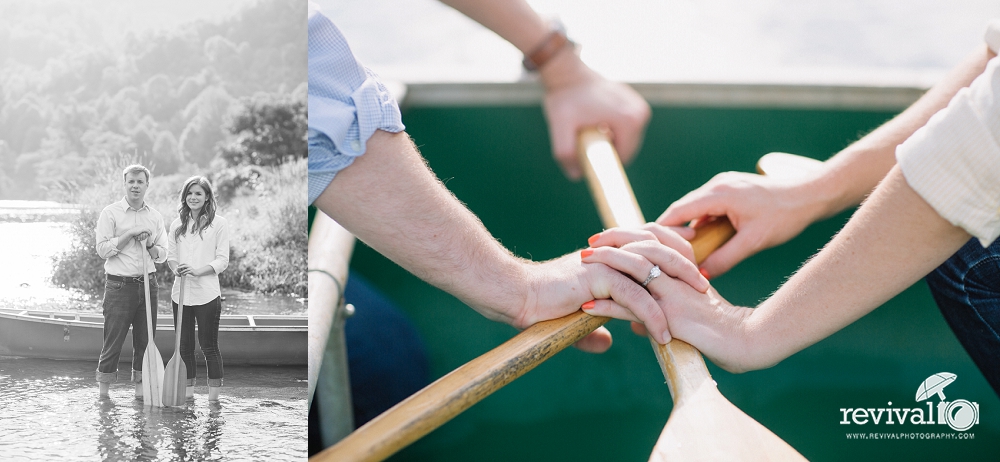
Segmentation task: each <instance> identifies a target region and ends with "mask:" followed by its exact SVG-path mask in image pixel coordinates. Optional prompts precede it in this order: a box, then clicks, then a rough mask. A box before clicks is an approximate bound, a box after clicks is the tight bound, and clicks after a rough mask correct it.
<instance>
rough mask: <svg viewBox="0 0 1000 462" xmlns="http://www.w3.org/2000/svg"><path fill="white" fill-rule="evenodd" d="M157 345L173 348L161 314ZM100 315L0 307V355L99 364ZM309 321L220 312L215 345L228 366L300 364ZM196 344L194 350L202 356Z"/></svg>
mask: <svg viewBox="0 0 1000 462" xmlns="http://www.w3.org/2000/svg"><path fill="white" fill-rule="evenodd" d="M156 321H157V326H156V336H155V337H154V338H155V340H156V346H157V348H159V350H160V354H161V356H163V358H169V357H170V356H171V355H173V351H174V326H173V319H172V318H171V317H170V316H169V315H162V314H161V315H159V316H158V317H157V320H156ZM103 332H104V316H102V315H101V314H99V313H73V312H64V311H29V310H17V309H0V356H22V357H29V358H48V359H70V360H89V361H94V362H95V363H96V362H97V357H98V355H99V354H100V352H101V346H102V344H103V341H104V334H103ZM307 336H308V322H307V318H306V317H305V316H286V315H246V316H243V315H224V316H222V318H221V320H220V326H219V348H220V349H221V350H222V354H223V360H224V361H225V364H226V365H227V366H230V365H234V366H235V365H259V366H304V365H306V356H307V353H306V338H307ZM199 351H200V350H199V347H198V345H197V343H196V346H195V354H196V355H199V356H200V353H199ZM120 361H122V362H131V361H132V333H131V332H129V334H128V336H127V337H126V338H125V343H124V344H123V345H122V355H121V359H120Z"/></svg>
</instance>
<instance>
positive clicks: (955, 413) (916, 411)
mask: <svg viewBox="0 0 1000 462" xmlns="http://www.w3.org/2000/svg"><path fill="white" fill-rule="evenodd" d="M957 378H958V377H957V376H956V375H955V374H952V373H950V372H939V373H937V374H934V375H932V376H930V377H927V380H924V381H923V383H921V384H920V387H918V388H917V396H916V402H917V405H916V406H914V407H911V408H903V407H892V401H889V403H888V406H887V407H884V408H841V409H840V413H841V420H840V424H841V425H868V424H872V425H903V424H906V423H909V424H912V425H947V426H949V427H951V429H952V430H954V431H957V432H964V431H966V430H968V429H970V428H972V427H973V426H974V425H976V424H978V423H979V403H977V402H974V401H969V400H966V399H956V400H954V401H947V400H946V397H945V394H944V389H945V387H947V386H948V385H950V384H951V383H952V382H954V381H955V379H957ZM934 398H937V405H936V406H935V399H934ZM924 404H926V408H924V407H923V405H924ZM924 429H927V428H926V427H925V428H924Z"/></svg>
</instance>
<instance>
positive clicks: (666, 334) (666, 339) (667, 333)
mask: <svg viewBox="0 0 1000 462" xmlns="http://www.w3.org/2000/svg"><path fill="white" fill-rule="evenodd" d="M673 339H674V338H673V337H671V336H670V331H669V330H665V331H663V344H664V345H666V344H668V343H670V341H671V340H673Z"/></svg>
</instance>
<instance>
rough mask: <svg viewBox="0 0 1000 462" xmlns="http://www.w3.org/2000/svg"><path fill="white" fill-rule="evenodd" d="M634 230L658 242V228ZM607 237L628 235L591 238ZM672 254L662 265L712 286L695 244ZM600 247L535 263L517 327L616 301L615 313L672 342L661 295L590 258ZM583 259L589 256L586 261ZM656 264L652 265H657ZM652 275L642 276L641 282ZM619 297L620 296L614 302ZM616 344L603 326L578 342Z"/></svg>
mask: <svg viewBox="0 0 1000 462" xmlns="http://www.w3.org/2000/svg"><path fill="white" fill-rule="evenodd" d="M659 228H660V229H658V230H657V233H660V234H663V235H664V238H665V239H673V240H676V241H677V242H678V243H684V244H686V243H687V241H686V240H684V239H683V238H682V237H681V236H679V235H677V234H676V233H674V232H672V231H670V230H669V229H667V228H663V227H659ZM633 233H634V234H633V235H638V236H643V237H644V238H646V239H649V240H650V242H651V243H652V242H658V241H656V239H657V236H656V234H654V233H653V232H646V231H643V230H637V231H634V232H633ZM600 239H606V240H607V242H612V240H615V239H626V237H625V236H624V235H618V234H612V235H610V236H607V237H604V236H602V235H598V236H594V237H592V238H591V239H590V240H591V241H592V242H597V241H598V240H600ZM663 248H664V249H666V250H665V251H664V252H666V253H668V254H669V255H668V256H665V257H663V258H662V265H661V267H660V268H661V270H662V271H663V272H664V273H666V274H670V275H676V276H678V277H682V278H684V280H685V281H689V282H690V283H691V284H695V285H700V286H701V287H702V288H703V290H705V289H707V288H708V281H707V280H706V279H705V278H704V277H702V276H701V274H699V273H698V268H697V267H696V266H695V265H694V263H692V262H691V258H692V254H691V249H690V245H688V247H687V249H686V250H684V251H680V252H679V251H676V250H674V249H671V248H668V247H663ZM596 250H600V249H585V250H583V251H582V252H579V253H572V254H569V255H565V256H563V257H561V258H558V259H555V260H551V261H547V262H544V263H529V265H530V266H529V267H528V273H529V274H528V280H529V281H531V282H530V287H531V289H530V291H529V296H528V298H527V300H526V302H525V304H524V307H523V309H522V310H521V311H520V312H519V313H518V314H517V315H516V316H513V321H512V322H511V324H513V325H514V326H515V327H519V328H525V327H527V326H530V325H532V324H534V323H536V322H539V321H543V320H547V319H554V318H558V317H562V316H565V315H567V314H570V313H572V312H574V311H576V310H578V309H580V308H581V307H582V308H583V309H584V310H586V311H588V312H590V311H589V310H590V309H591V307H592V306H594V305H596V304H597V303H599V302H601V303H604V302H607V303H613V304H615V306H616V307H618V310H619V311H616V312H615V316H614V317H618V318H621V319H626V320H632V321H640V322H643V323H644V324H645V325H647V326H649V328H650V331H651V332H652V334H651V335H652V336H653V338H654V339H656V340H657V341H658V342H661V343H666V342H669V341H670V330H669V329H668V326H667V319H666V317H665V316H664V313H663V311H662V310H661V309H660V307H659V306H658V305H657V304H656V301H655V299H654V298H653V297H652V296H651V295H650V294H649V293H648V292H647V291H646V290H645V289H643V287H642V286H641V285H640V284H639V283H637V282H636V280H635V279H634V278H631V277H629V276H627V275H625V274H622V273H621V272H619V271H616V270H614V269H612V268H610V267H608V266H606V265H604V264H597V263H589V262H587V261H586V260H587V257H588V256H589V255H590V253H589V252H593V251H596ZM581 258H583V259H584V261H583V262H581ZM651 266H652V265H649V267H651ZM645 277H646V275H643V276H642V278H640V279H638V280H639V281H640V282H641V281H642V280H643V279H644V278H645ZM611 300H614V301H611ZM610 346H611V336H610V333H608V332H607V330H606V329H603V328H602V329H599V330H597V331H595V332H594V333H593V334H591V335H590V336H588V337H585V338H584V339H583V340H581V341H580V342H579V343H578V344H577V347H579V348H580V349H582V350H584V351H590V352H603V351H605V350H607V349H608V347H610Z"/></svg>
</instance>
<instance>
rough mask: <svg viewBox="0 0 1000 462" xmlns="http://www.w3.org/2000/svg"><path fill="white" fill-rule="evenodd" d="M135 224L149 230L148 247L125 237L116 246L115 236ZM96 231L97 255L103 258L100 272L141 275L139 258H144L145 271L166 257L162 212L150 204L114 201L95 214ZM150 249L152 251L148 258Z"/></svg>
mask: <svg viewBox="0 0 1000 462" xmlns="http://www.w3.org/2000/svg"><path fill="white" fill-rule="evenodd" d="M136 226H145V227H147V228H149V229H150V230H151V231H152V232H151V233H150V235H149V240H151V241H152V242H153V246H152V248H150V250H149V251H148V252H147V251H146V249H144V248H143V246H142V242H138V241H136V240H135V239H129V242H128V243H127V244H125V246H124V247H122V248H121V249H119V248H118V243H119V236H121V235H122V234H124V233H125V231H126V230H128V229H130V228H134V227H136ZM94 233H95V234H96V235H97V255H99V256H100V257H101V258H103V259H104V272H105V273H107V274H113V275H115V276H132V277H135V276H142V274H143V273H142V269H143V259H145V260H146V261H145V267H146V272H148V273H152V272H155V271H156V267H155V265H153V263H154V262H156V263H163V262H164V261H166V260H167V252H166V247H167V236H166V233H165V231H164V230H163V215H160V212H157V211H156V210H155V209H153V208H152V207H150V206H148V205H146V204H145V203H143V204H142V207H141V208H140V209H138V210H136V209H134V208H132V207H130V206H129V205H128V201H127V200H125V198H124V197H123V198H122V200H120V201H118V202H115V203H114V204H111V205H109V206H107V207H104V210H101V216H100V217H98V218H97V227H96V228H95V229H94ZM150 253H153V254H155V255H156V258H155V259H154V258H152V257H151V256H150Z"/></svg>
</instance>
